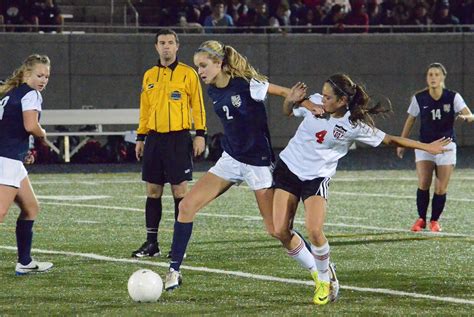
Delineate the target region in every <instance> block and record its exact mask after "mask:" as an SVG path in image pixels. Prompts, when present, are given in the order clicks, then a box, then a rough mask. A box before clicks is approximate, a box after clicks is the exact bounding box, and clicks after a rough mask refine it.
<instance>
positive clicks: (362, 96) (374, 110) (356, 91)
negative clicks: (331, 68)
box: [326, 74, 391, 127]
mask: <svg viewBox="0 0 474 317" xmlns="http://www.w3.org/2000/svg"><path fill="white" fill-rule="evenodd" d="M326 82H327V83H329V84H330V85H331V86H332V87H333V90H334V94H335V95H336V96H337V97H338V99H340V98H345V99H346V100H347V105H346V109H347V110H349V111H350V112H351V114H350V116H349V120H350V121H351V122H352V123H353V124H357V123H359V122H363V123H365V124H367V125H369V126H371V127H374V120H373V118H372V115H377V114H383V113H387V112H390V111H391V103H390V100H389V99H388V98H386V97H383V99H384V101H383V102H382V101H378V102H377V103H376V104H375V105H373V106H371V104H372V100H371V98H370V97H369V95H368V94H367V92H366V90H365V88H364V87H363V86H361V85H359V84H356V83H355V82H353V81H352V79H351V78H350V77H349V76H348V75H346V74H335V75H332V76H331V77H330V78H329V79H328V80H327V81H326Z"/></svg>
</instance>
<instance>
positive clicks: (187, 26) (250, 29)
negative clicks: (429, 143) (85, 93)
mask: <svg viewBox="0 0 474 317" xmlns="http://www.w3.org/2000/svg"><path fill="white" fill-rule="evenodd" d="M62 3H64V4H68V3H69V2H67V1H64V0H63V1H61V0H1V1H0V31H17V32H22V31H23V32H25V31H26V32H31V31H45V32H48V31H49V32H60V31H61V26H62V25H63V24H64V20H63V18H62V14H61V6H62ZM131 4H132V5H133V6H134V7H135V8H136V10H137V11H138V13H139V25H140V26H153V27H156V26H158V27H175V28H177V29H178V30H181V31H182V32H188V33H190V32H196V33H202V32H205V33H272V32H292V33H367V32H456V31H461V30H462V31H474V28H472V27H467V26H465V25H472V24H474V0H451V1H449V0H212V1H209V0H133V1H131ZM25 25H28V27H25ZM45 25H47V26H50V27H42V26H45ZM19 26H20V27H19ZM52 26H55V27H52ZM414 26H416V27H414ZM394 27H395V28H394Z"/></svg>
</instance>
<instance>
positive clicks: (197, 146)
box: [193, 136, 206, 157]
mask: <svg viewBox="0 0 474 317" xmlns="http://www.w3.org/2000/svg"><path fill="white" fill-rule="evenodd" d="M205 147H206V142H205V140H204V137H202V136H196V137H195V138H194V141H193V152H194V156H195V157H196V156H199V155H201V154H202V152H204V148H205Z"/></svg>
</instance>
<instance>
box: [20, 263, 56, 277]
mask: <svg viewBox="0 0 474 317" xmlns="http://www.w3.org/2000/svg"><path fill="white" fill-rule="evenodd" d="M52 267H53V263H51V262H38V261H35V260H33V261H31V262H30V263H29V264H28V265H23V264H21V263H17V264H16V267H15V274H16V275H26V274H30V273H42V272H46V271H48V270H49V269H51V268H52Z"/></svg>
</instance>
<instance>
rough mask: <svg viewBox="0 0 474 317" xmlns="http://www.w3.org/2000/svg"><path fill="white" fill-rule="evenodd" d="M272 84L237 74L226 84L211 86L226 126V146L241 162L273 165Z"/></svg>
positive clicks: (210, 93) (212, 96)
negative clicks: (268, 105) (269, 118)
mask: <svg viewBox="0 0 474 317" xmlns="http://www.w3.org/2000/svg"><path fill="white" fill-rule="evenodd" d="M268 86H269V83H268V82H261V81H258V80H255V79H252V80H251V81H250V82H248V81H246V80H245V79H244V78H240V77H236V78H231V79H230V81H229V84H228V85H227V86H226V87H224V88H217V87H215V86H213V85H211V86H209V88H208V94H209V97H211V99H212V103H213V106H214V111H215V113H216V114H217V116H218V117H219V119H220V120H221V122H222V125H223V127H224V137H223V138H222V148H223V150H224V151H226V152H227V153H228V154H229V155H230V156H231V157H233V158H234V159H236V160H237V161H239V162H242V163H245V164H249V165H254V166H269V165H271V163H272V162H273V160H274V155H273V150H272V147H271V140H270V133H269V130H268V123H267V113H266V110H265V104H264V100H265V98H266V96H267V91H268Z"/></svg>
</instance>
